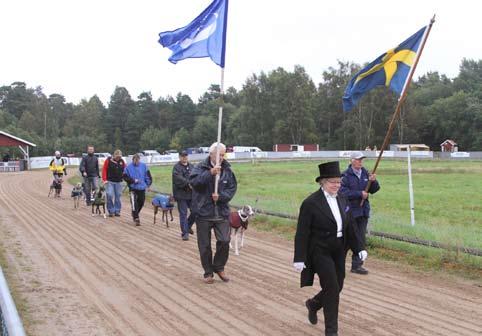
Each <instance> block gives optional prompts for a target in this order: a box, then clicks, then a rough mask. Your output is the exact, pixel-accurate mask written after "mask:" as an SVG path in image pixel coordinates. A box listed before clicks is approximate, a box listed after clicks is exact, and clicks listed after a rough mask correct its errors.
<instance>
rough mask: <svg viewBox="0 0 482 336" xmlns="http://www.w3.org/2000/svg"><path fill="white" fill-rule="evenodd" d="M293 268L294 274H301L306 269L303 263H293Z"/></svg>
mask: <svg viewBox="0 0 482 336" xmlns="http://www.w3.org/2000/svg"><path fill="white" fill-rule="evenodd" d="M293 267H294V268H295V271H296V272H301V271H303V269H304V268H306V265H305V263H304V262H295V263H293Z"/></svg>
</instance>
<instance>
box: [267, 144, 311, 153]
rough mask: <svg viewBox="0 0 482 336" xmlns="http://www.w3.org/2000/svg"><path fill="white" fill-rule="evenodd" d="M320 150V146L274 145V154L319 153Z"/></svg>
mask: <svg viewBox="0 0 482 336" xmlns="http://www.w3.org/2000/svg"><path fill="white" fill-rule="evenodd" d="M319 150H320V146H319V145H318V144H305V145H291V144H276V145H273V152H317V151H319Z"/></svg>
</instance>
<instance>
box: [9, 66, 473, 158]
mask: <svg viewBox="0 0 482 336" xmlns="http://www.w3.org/2000/svg"><path fill="white" fill-rule="evenodd" d="M360 68H361V66H360V65H358V64H355V63H351V62H341V61H339V62H338V64H337V66H336V67H330V68H328V69H327V70H326V71H324V72H323V73H322V81H321V82H320V83H318V84H315V83H314V82H313V80H312V79H311V78H310V76H309V75H308V74H307V73H306V71H305V69H304V68H303V67H302V66H299V65H298V66H295V67H294V69H293V71H288V70H285V69H283V68H281V67H280V68H277V69H275V70H272V71H269V72H261V73H259V74H252V75H251V76H250V77H249V78H247V79H246V81H245V82H244V84H243V86H242V88H241V89H240V90H239V91H238V90H236V89H235V88H233V87H230V88H228V89H227V90H226V92H225V94H224V96H223V105H224V118H223V136H222V138H223V142H225V143H226V144H233V145H243V146H258V147H260V148H262V149H263V150H271V149H272V146H273V144H276V143H290V144H306V143H317V144H319V146H320V150H334V149H364V148H365V147H366V146H371V147H374V146H377V147H380V146H381V144H382V142H383V138H384V136H385V133H386V129H387V126H388V123H389V120H390V118H391V116H392V114H393V112H394V109H395V106H396V101H397V96H396V95H395V94H393V93H392V92H391V91H389V90H388V89H387V88H377V89H375V90H372V91H371V92H370V93H368V94H367V95H365V96H364V97H363V98H362V99H361V101H360V103H359V104H358V105H357V107H356V108H354V109H353V110H352V111H351V112H348V113H345V112H343V110H342V104H341V97H342V96H343V92H344V90H345V87H346V85H347V83H348V81H349V80H350V78H351V77H352V76H353V75H354V74H355V73H356V72H357V71H358V70H359V69H360ZM219 103H220V90H219V85H214V84H213V85H211V86H210V87H209V88H208V89H207V91H206V92H205V93H204V94H202V96H201V97H200V98H199V99H197V101H194V100H193V99H192V98H191V97H189V96H188V95H186V94H183V93H181V92H180V93H178V94H177V95H176V96H175V97H172V96H166V97H159V98H158V99H155V98H154V97H152V94H151V93H150V92H143V93H141V94H140V95H139V96H138V97H136V98H133V97H132V96H131V95H130V94H129V91H128V90H127V88H125V87H119V86H117V87H116V88H115V89H114V92H113V94H112V96H111V97H110V101H109V102H108V104H107V106H106V105H104V104H103V103H102V101H101V100H100V99H99V98H98V96H96V95H94V96H93V97H91V98H90V99H84V100H82V101H80V102H79V103H78V104H73V103H70V102H67V101H66V99H65V97H64V96H63V95H62V94H60V93H54V94H51V95H49V96H46V95H45V94H44V93H43V92H42V88H41V87H36V88H30V87H27V84H26V83H24V82H15V83H12V84H10V85H5V86H1V87H0V130H4V131H6V132H8V133H11V134H13V135H15V136H18V137H21V138H24V139H26V140H28V141H31V142H34V143H36V144H37V147H36V148H34V149H33V150H32V153H31V154H32V155H51V154H52V153H53V151H55V150H61V151H62V152H63V153H75V154H80V153H81V152H82V151H84V150H85V147H86V145H87V144H94V145H95V147H96V151H100V152H112V151H113V150H114V149H116V148H120V149H122V150H123V151H124V153H126V154H132V153H135V152H137V151H140V150H142V149H157V150H159V151H164V150H167V149H177V150H181V149H183V148H188V147H200V146H209V145H210V144H211V143H212V142H214V141H215V139H216V134H217V115H218V106H219ZM447 138H450V139H454V140H455V141H456V142H457V143H458V144H459V149H460V150H467V151H469V150H470V151H477V150H482V60H469V59H464V60H462V62H461V64H460V68H459V74H458V75H457V77H455V78H453V79H450V78H448V77H447V76H445V75H443V74H439V73H438V72H430V73H427V74H425V75H423V76H421V77H420V78H419V79H417V80H416V81H414V82H413V83H412V85H411V87H410V90H409V93H408V98H407V100H406V102H405V104H404V106H403V108H402V113H401V118H400V120H399V122H398V124H397V130H396V132H394V135H393V139H392V141H391V143H425V144H427V145H428V146H430V148H431V149H432V150H438V149H439V144H440V143H441V142H443V141H444V140H445V139H447ZM3 150H5V149H3Z"/></svg>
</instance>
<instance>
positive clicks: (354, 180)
mask: <svg viewBox="0 0 482 336" xmlns="http://www.w3.org/2000/svg"><path fill="white" fill-rule="evenodd" d="M367 184H368V171H367V170H366V169H365V168H363V167H362V172H361V178H358V176H356V174H355V172H354V171H353V169H352V168H351V165H349V166H348V169H347V170H345V171H344V172H343V173H342V177H341V188H340V193H341V194H342V195H343V196H345V197H346V198H347V199H348V201H349V204H350V208H351V210H352V213H353V217H355V218H357V217H362V216H365V217H370V202H369V201H368V198H367V199H366V200H365V201H364V202H363V206H360V204H361V201H362V191H363V190H365V188H366V186H367ZM378 190H380V184H379V183H378V181H373V182H372V184H371V185H370V189H369V190H368V193H370V194H374V193H376V192H377V191H378Z"/></svg>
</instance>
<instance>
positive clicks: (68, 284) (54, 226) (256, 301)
mask: <svg viewBox="0 0 482 336" xmlns="http://www.w3.org/2000/svg"><path fill="white" fill-rule="evenodd" d="M49 182H50V175H49V174H48V173H47V172H45V171H43V172H28V173H21V174H18V173H5V174H0V237H1V238H0V240H1V241H2V243H3V245H4V247H5V249H6V250H7V260H8V262H9V264H10V265H12V269H13V270H14V271H13V273H14V274H13V277H14V278H15V282H16V284H17V286H18V288H17V291H18V293H19V295H20V296H21V297H23V298H24V299H25V301H26V305H27V306H28V316H29V319H30V320H31V322H30V323H29V325H28V328H27V329H28V331H29V334H31V335H321V334H322V330H323V327H322V325H323V323H322V322H323V320H322V314H321V312H320V313H319V317H320V319H321V321H320V323H319V325H317V326H311V325H310V324H309V323H308V321H307V318H306V308H305V307H304V300H305V299H306V298H307V297H308V296H309V295H311V294H313V293H314V292H315V291H316V290H318V287H315V288H307V289H306V288H305V289H300V288H299V286H298V283H299V280H298V274H296V273H295V272H294V271H292V268H291V260H292V243H291V242H287V241H284V240H282V239H280V238H277V237H273V236H272V235H269V234H264V233H259V232H255V231H254V230H252V229H251V230H249V231H248V233H247V240H246V246H245V248H244V250H242V252H241V256H234V255H231V256H230V259H229V262H228V266H227V269H226V271H227V273H228V274H229V275H230V276H231V278H232V281H231V282H230V283H228V284H225V283H222V282H221V281H219V280H218V279H217V281H216V282H215V284H214V285H205V284H203V283H202V281H201V274H202V272H201V267H200V262H199V257H198V253H197V245H196V240H195V236H194V237H192V239H191V240H190V241H188V242H183V241H181V240H180V235H179V228H178V225H177V223H176V222H174V223H172V224H171V228H170V229H167V228H165V227H164V226H161V225H160V224H159V223H158V224H157V225H156V226H153V224H152V218H153V214H152V209H151V208H150V207H149V206H148V207H147V208H145V209H144V210H143V212H142V214H141V220H142V224H143V225H142V226H141V227H138V228H137V227H133V226H132V224H131V220H130V217H129V213H128V211H127V210H128V209H127V207H128V203H127V202H124V207H125V208H124V212H123V214H122V217H121V218H120V219H119V218H114V219H113V218H109V219H107V220H104V219H103V218H101V217H95V218H93V217H91V216H90V211H89V210H90V209H87V208H86V207H85V206H82V207H81V209H80V210H74V209H73V204H72V201H71V200H70V199H69V197H68V196H69V195H68V194H70V187H69V186H67V185H66V188H65V190H64V199H62V200H56V199H49V198H47V192H48V185H49ZM368 268H369V269H370V270H371V273H370V274H369V275H368V276H355V275H352V274H350V273H347V279H346V282H345V284H346V286H345V289H344V290H343V293H342V297H341V307H340V335H427V336H428V335H430V336H433V335H482V319H481V316H482V288H481V287H479V286H477V285H476V284H473V283H470V282H468V281H462V280H455V279H453V278H449V277H447V278H445V277H444V278H440V277H438V276H435V277H434V276H430V275H427V274H420V273H415V272H411V271H408V270H400V269H398V268H397V267H396V265H393V264H390V263H387V262H382V261H377V260H373V259H371V260H369V262H368Z"/></svg>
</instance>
